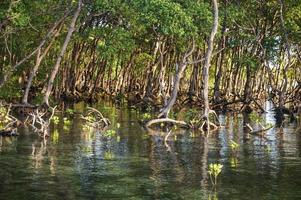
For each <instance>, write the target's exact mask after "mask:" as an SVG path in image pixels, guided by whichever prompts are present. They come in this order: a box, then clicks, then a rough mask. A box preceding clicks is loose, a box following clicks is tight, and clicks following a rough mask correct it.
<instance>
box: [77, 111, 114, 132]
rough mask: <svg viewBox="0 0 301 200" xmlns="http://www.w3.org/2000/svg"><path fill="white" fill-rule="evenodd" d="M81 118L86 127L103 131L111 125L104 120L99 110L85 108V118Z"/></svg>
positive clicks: (106, 119)
mask: <svg viewBox="0 0 301 200" xmlns="http://www.w3.org/2000/svg"><path fill="white" fill-rule="evenodd" d="M81 118H82V119H84V120H85V121H86V123H87V124H88V126H91V127H93V128H97V129H104V128H105V127H108V126H109V125H110V124H111V122H110V120H109V119H108V118H105V117H104V116H103V115H102V113H101V112H100V111H99V110H97V109H95V108H91V107H88V108H87V112H86V114H85V116H83V115H82V116H81Z"/></svg>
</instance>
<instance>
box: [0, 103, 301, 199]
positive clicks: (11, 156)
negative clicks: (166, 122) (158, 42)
mask: <svg viewBox="0 0 301 200" xmlns="http://www.w3.org/2000/svg"><path fill="white" fill-rule="evenodd" d="M83 106H84V105H83V104H78V105H75V109H76V110H80V111H81V110H83ZM96 107H98V108H99V109H101V111H102V112H103V114H104V115H105V116H108V117H109V118H110V120H111V122H112V126H111V129H114V130H116V132H117V135H115V136H113V137H111V138H105V137H103V136H102V135H101V133H97V132H96V131H93V130H91V131H88V130H83V127H82V121H81V120H80V119H79V117H78V116H75V117H74V120H72V121H71V124H67V123H64V121H63V120H62V121H61V122H60V123H59V124H58V125H55V124H53V125H52V126H51V137H50V138H49V139H48V140H47V141H43V140H42V139H40V138H39V137H38V136H37V135H36V134H35V133H33V132H32V131H31V130H29V129H26V128H24V129H22V130H20V132H21V135H20V136H19V137H17V138H0V166H1V170H0V180H1V182H0V199H39V200H41V199H211V200H212V199H215V200H217V199H232V200H235V199H301V158H300V150H301V135H300V132H296V130H297V129H296V124H288V123H285V126H284V128H283V130H281V129H279V128H273V129H270V130H269V131H268V132H267V134H266V138H261V137H258V136H251V137H250V139H249V140H245V138H246V134H245V133H244V128H243V117H242V116H241V115H229V116H224V115H221V116H220V121H221V122H222V124H223V125H225V126H224V127H222V128H221V129H220V130H219V132H218V133H215V134H212V135H210V136H209V137H208V138H204V137H203V136H201V135H197V134H193V133H191V132H189V131H182V132H181V134H179V135H177V136H174V135H172V136H170V138H169V140H168V141H167V143H166V144H165V143H164V139H163V138H162V137H160V136H156V135H149V134H148V133H147V131H145V130H144V129H143V128H142V127H141V126H140V125H139V123H138V122H137V118H139V117H140V116H141V114H140V113H138V112H137V111H134V110H129V109H126V108H122V109H117V108H116V107H114V106H112V105H110V104H109V103H101V104H99V105H96ZM263 117H264V119H265V120H266V121H267V122H269V123H274V118H273V116H272V113H267V114H265V115H264V116H263ZM230 140H233V141H235V142H237V143H238V144H240V147H239V150H238V151H237V152H234V151H233V150H232V149H231V148H230V145H229V142H230ZM210 163H220V164H222V165H223V170H222V173H221V175H220V176H219V177H218V185H217V187H216V188H215V189H213V188H212V185H211V183H210V180H209V177H208V172H207V171H208V165H209V164H210Z"/></svg>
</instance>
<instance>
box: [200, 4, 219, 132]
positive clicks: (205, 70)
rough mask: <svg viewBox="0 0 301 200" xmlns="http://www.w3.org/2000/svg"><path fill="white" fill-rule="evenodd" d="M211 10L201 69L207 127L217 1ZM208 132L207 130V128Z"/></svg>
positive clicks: (216, 26)
mask: <svg viewBox="0 0 301 200" xmlns="http://www.w3.org/2000/svg"><path fill="white" fill-rule="evenodd" d="M212 3H213V8H214V22H213V26H212V30H211V34H210V38H209V41H208V48H207V52H206V57H205V64H204V68H203V98H204V119H206V120H207V126H209V123H208V122H209V121H208V120H209V110H210V109H209V98H208V96H209V68H210V62H211V55H212V50H213V40H214V37H215V34H216V33H217V28H218V3H217V0H212ZM207 130H208V131H209V128H207Z"/></svg>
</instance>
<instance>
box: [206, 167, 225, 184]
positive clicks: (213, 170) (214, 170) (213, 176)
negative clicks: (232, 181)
mask: <svg viewBox="0 0 301 200" xmlns="http://www.w3.org/2000/svg"><path fill="white" fill-rule="evenodd" d="M222 168H223V165H222V164H217V163H211V164H210V165H209V171H208V173H209V176H210V181H211V183H212V185H214V186H216V185H217V177H218V175H219V174H220V173H221V172H222Z"/></svg>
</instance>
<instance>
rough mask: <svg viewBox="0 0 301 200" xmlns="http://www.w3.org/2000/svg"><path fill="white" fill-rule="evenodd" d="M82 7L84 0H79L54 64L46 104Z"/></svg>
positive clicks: (46, 93)
mask: <svg viewBox="0 0 301 200" xmlns="http://www.w3.org/2000/svg"><path fill="white" fill-rule="evenodd" d="M81 8H82V0H79V1H78V7H77V10H76V12H75V13H74V16H73V18H72V21H71V24H70V27H69V30H68V33H67V36H66V38H65V42H64V44H63V47H62V49H61V52H60V54H59V57H58V58H57V60H56V63H55V65H54V68H53V70H52V73H51V75H50V78H49V81H48V85H47V89H46V92H45V96H44V103H45V104H46V105H49V96H50V93H51V90H52V87H53V82H54V79H55V77H56V74H57V72H58V70H59V67H60V64H61V61H62V58H63V56H64V54H65V51H66V49H67V46H68V44H69V41H70V39H71V36H72V34H73V32H74V30H75V24H76V20H77V18H78V16H79V14H80V11H81Z"/></svg>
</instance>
